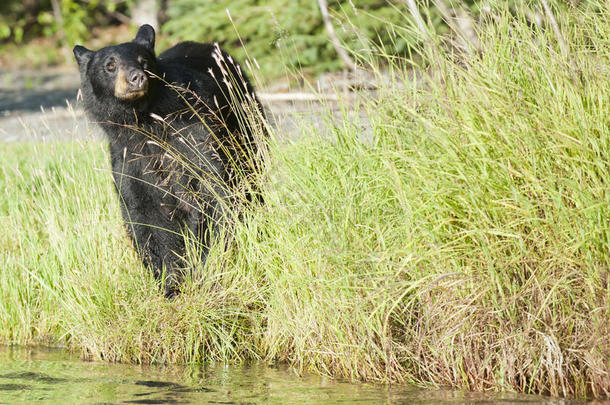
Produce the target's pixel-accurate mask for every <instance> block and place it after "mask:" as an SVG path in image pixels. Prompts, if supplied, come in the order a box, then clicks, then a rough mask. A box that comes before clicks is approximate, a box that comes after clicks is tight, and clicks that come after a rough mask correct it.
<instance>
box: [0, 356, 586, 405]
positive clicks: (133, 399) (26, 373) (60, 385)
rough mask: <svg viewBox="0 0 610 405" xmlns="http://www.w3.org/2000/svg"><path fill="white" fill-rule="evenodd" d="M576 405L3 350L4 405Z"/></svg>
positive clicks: (272, 371)
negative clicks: (25, 404)
mask: <svg viewBox="0 0 610 405" xmlns="http://www.w3.org/2000/svg"><path fill="white" fill-rule="evenodd" d="M19 403H27V404H31V403H44V404H62V405H65V404H286V405H290V404H325V405H329V404H352V403H357V404H386V405H390V404H414V405H418V404H439V405H442V404H452V405H457V404H475V405H482V404H493V403H501V404H504V405H508V404H520V405H521V404H561V405H565V404H577V402H573V401H564V400H551V399H547V398H544V397H536V396H529V395H515V394H475V393H461V392H455V391H442V390H424V389H419V388H413V387H404V386H401V387H397V386H393V387H392V388H390V389H389V388H387V387H380V386H375V385H370V384H352V383H347V382H341V381H336V380H331V379H328V378H324V377H318V376H302V377H299V376H296V375H295V374H294V373H293V372H291V371H290V369H288V368H286V367H266V366H262V365H247V366H224V365H207V366H202V365H197V366H167V367H161V366H135V365H126V364H109V363H103V362H85V361H81V360H79V358H78V357H77V356H74V355H71V354H69V353H66V352H65V351H63V350H60V349H48V348H41V347H27V348H24V347H2V346H0V404H19Z"/></svg>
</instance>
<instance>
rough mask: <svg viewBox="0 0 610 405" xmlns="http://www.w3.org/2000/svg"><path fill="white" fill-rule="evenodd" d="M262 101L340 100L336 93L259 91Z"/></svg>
mask: <svg viewBox="0 0 610 405" xmlns="http://www.w3.org/2000/svg"><path fill="white" fill-rule="evenodd" d="M257 96H258V98H259V99H261V100H262V101H269V102H272V101H322V100H338V99H339V97H338V96H337V95H336V94H314V93H258V94H257Z"/></svg>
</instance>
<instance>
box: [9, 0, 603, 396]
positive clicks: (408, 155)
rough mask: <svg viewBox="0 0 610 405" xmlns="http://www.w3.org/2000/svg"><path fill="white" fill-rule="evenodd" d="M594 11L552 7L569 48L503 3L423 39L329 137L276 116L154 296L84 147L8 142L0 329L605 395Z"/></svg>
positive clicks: (388, 376) (141, 355)
mask: <svg viewBox="0 0 610 405" xmlns="http://www.w3.org/2000/svg"><path fill="white" fill-rule="evenodd" d="M609 7H610V6H609V5H608V4H607V3H602V2H600V3H599V4H598V5H597V7H596V8H588V6H583V7H582V8H581V9H573V10H572V11H571V12H570V13H563V14H558V15H557V17H558V20H559V21H558V24H559V28H560V29H561V32H562V33H563V37H564V38H565V44H564V45H567V46H566V47H564V50H562V47H561V46H560V42H561V40H560V39H558V37H557V35H556V33H554V32H553V30H551V29H546V28H543V27H541V26H533V27H532V26H530V25H529V24H527V23H526V21H525V20H524V17H523V16H522V15H520V14H517V15H516V16H514V15H510V14H508V13H502V12H498V14H497V19H496V20H495V22H490V23H489V24H487V25H486V26H485V27H484V29H482V31H481V32H480V35H479V40H480V42H481V50H482V51H481V52H480V53H474V54H472V56H470V57H468V58H466V57H463V58H461V59H459V60H458V59H456V58H455V55H453V54H450V53H448V52H443V51H441V50H440V48H435V49H434V51H432V50H429V51H426V52H422V54H424V55H427V54H429V55H430V56H429V58H430V59H429V60H428V63H429V64H430V65H431V66H433V67H434V69H433V70H432V71H431V73H430V75H429V76H426V77H423V78H422V80H418V81H417V82H414V81H412V80H411V79H409V76H408V75H407V73H408V72H407V71H405V70H404V69H402V68H401V62H400V61H397V60H393V61H392V62H391V63H390V64H389V74H388V72H380V71H378V70H376V68H375V67H374V66H370V68H371V70H372V71H373V72H374V73H376V74H377V75H378V77H379V80H380V81H384V82H385V84H384V85H383V86H382V87H381V88H380V89H379V91H378V94H376V95H375V97H373V96H370V95H367V94H366V93H363V94H360V97H359V99H358V100H359V101H358V102H357V103H356V105H353V104H349V103H347V101H346V102H345V104H344V105H343V106H342V111H343V115H342V117H340V119H333V118H332V117H331V116H330V113H329V116H328V117H327V118H328V122H329V131H328V133H326V134H321V133H319V132H317V131H316V130H315V129H314V128H312V127H309V126H307V125H306V124H303V126H302V128H301V131H302V135H303V136H301V137H299V139H298V140H296V141H293V142H278V141H277V138H280V135H281V134H273V135H274V136H272V138H273V141H272V144H271V145H270V151H269V155H270V159H269V164H268V168H267V175H266V176H265V180H264V182H263V184H262V188H263V193H264V199H265V205H264V206H262V207H252V208H251V209H249V210H248V211H247V212H245V213H244V214H243V220H242V221H241V222H239V223H236V224H235V226H234V228H233V229H232V234H233V235H232V236H233V237H232V238H230V239H229V238H223V239H222V240H221V241H220V242H219V243H217V244H216V245H215V246H214V248H213V251H212V253H211V256H210V259H209V261H208V264H207V265H206V266H205V268H204V269H201V270H200V271H199V272H198V273H197V274H196V275H195V276H194V277H193V280H189V281H188V282H187V286H186V291H185V292H184V293H183V294H182V295H181V296H179V297H178V298H177V299H175V300H171V301H167V300H165V299H163V298H162V295H161V293H160V291H159V290H158V288H157V287H156V285H155V282H154V281H153V280H152V279H151V276H150V275H149V274H148V272H146V271H145V270H144V269H143V268H142V267H141V265H140V264H139V262H138V260H137V258H136V257H135V255H134V253H133V251H132V250H131V249H130V247H129V243H128V241H127V238H126V236H125V235H124V233H123V231H122V226H121V220H120V214H119V208H118V200H117V198H116V197H115V196H114V190H113V186H112V183H111V180H110V177H111V176H110V173H109V172H108V170H109V169H108V163H107V159H108V157H107V155H106V153H105V152H104V151H103V147H102V146H101V145H99V144H95V143H88V144H86V145H77V144H73V143H56V144H48V145H47V144H35V145H31V144H27V145H26V144H10V145H8V144H6V145H3V146H2V148H1V150H0V155H1V159H2V161H3V167H2V171H3V173H2V176H0V188H1V189H2V190H4V194H3V195H4V198H3V199H2V200H0V221H1V223H0V224H1V225H2V226H1V227H0V243H1V244H2V246H3V250H2V258H1V260H0V334H1V336H2V339H3V340H4V341H6V342H18V343H31V342H40V341H44V342H64V343H67V344H68V345H70V346H71V347H73V348H75V349H77V350H82V351H83V352H84V353H85V354H86V355H89V356H92V357H94V358H103V359H106V360H110V361H115V360H116V361H129V362H197V361H204V360H223V361H240V360H246V359H263V360H265V361H285V362H289V363H290V364H292V365H293V366H295V367H296V368H297V369H303V370H311V371H315V372H319V373H324V374H328V375H332V376H343V377H348V378H353V379H362V380H370V381H379V382H415V383H418V384H430V385H450V386H453V387H457V388H463V389H471V390H486V389H494V390H515V391H518V392H535V393H544V394H551V395H559V396H567V397H574V396H575V397H589V398H591V397H608V395H610V382H609V381H610V380H609V379H608V373H609V372H610V371H609V370H610V365H609V359H610V345H608V336H610V290H609V282H610V272H609V270H608V269H610V222H609V221H610V184H609V180H608V179H610V164H609V162H610V114H609V113H608V111H609V110H608V106H609V105H610V68H609V66H610V54H609V53H608V49H610V25H609V24H608V18H607V17H608V15H609V12H610V8H609ZM434 41H436V38H435V37H433V38H432V42H434ZM565 48H567V49H565ZM464 58H465V59H464ZM422 75H423V73H422ZM388 77H390V78H391V79H388ZM355 117H360V118H355Z"/></svg>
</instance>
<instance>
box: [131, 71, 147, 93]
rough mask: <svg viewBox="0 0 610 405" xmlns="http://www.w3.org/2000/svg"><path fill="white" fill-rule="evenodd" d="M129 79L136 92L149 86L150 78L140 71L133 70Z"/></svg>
mask: <svg viewBox="0 0 610 405" xmlns="http://www.w3.org/2000/svg"><path fill="white" fill-rule="evenodd" d="M127 77H128V80H129V84H130V85H131V86H132V87H133V89H134V90H142V89H144V88H145V87H146V85H147V84H148V77H146V74H145V73H144V72H143V71H141V70H140V69H132V70H131V71H130V72H129V74H128V76H127Z"/></svg>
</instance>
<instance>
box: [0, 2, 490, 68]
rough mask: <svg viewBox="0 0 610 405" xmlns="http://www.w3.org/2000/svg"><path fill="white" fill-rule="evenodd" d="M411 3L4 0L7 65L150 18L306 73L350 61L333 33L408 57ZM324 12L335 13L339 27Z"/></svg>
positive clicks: (59, 53)
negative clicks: (340, 51)
mask: <svg viewBox="0 0 610 405" xmlns="http://www.w3.org/2000/svg"><path fill="white" fill-rule="evenodd" d="M410 3H412V4H416V3H415V2H414V1H413V0H339V1H334V0H329V1H327V0H320V1H319V0H268V1H260V0H217V1H213V0H111V1H98V0H3V2H2V3H1V4H0V68H2V69H22V68H28V69H32V68H34V69H39V68H44V67H57V66H63V65H66V64H68V65H73V57H72V52H71V49H72V47H73V46H74V45H75V44H85V45H86V46H88V47H91V48H96V47H101V46H104V45H108V44H112V43H116V42H120V41H125V40H129V39H131V36H132V35H133V33H134V32H135V29H136V27H137V26H139V25H141V24H143V23H148V24H151V25H153V26H154V27H155V28H156V29H157V33H158V35H159V39H158V43H157V49H164V48H166V47H168V46H170V45H171V44H174V43H176V42H178V41H181V40H197V41H202V42H219V43H220V44H221V45H222V46H224V47H225V48H226V49H227V50H228V51H229V52H231V53H233V54H235V55H236V56H237V57H238V58H240V59H242V60H243V58H244V57H245V56H246V52H248V55H249V56H251V57H253V58H256V59H257V61H258V62H259V65H260V69H261V72H262V74H263V75H264V77H266V78H270V79H274V78H277V77H278V76H280V75H282V74H284V69H278V63H280V62H281V63H282V64H284V65H287V66H290V67H291V68H292V67H296V68H297V69H299V70H300V71H302V72H303V73H304V74H306V75H318V74H320V73H322V72H328V71H336V70H341V69H344V68H346V67H349V66H346V62H345V60H343V59H342V58H341V57H340V55H338V54H337V49H336V46H335V44H334V43H333V41H332V39H333V38H331V36H332V35H334V36H336V38H337V39H338V40H339V41H340V42H341V44H342V45H343V46H345V47H348V48H351V49H354V50H356V51H358V50H359V49H360V48H362V49H363V48H367V47H368V48H376V47H378V46H382V47H383V49H384V52H386V53H388V54H399V55H400V54H402V55H406V54H408V52H409V42H410V41H409V37H408V33H407V35H406V37H405V35H404V34H405V33H402V34H401V35H396V32H394V31H395V30H396V29H402V28H404V27H406V26H408V25H409V23H408V20H409V19H410V13H409V5H410ZM483 3H484V2H480V1H479V2H476V1H462V0H458V1H455V0H435V1H433V2H429V3H428V2H421V1H418V2H417V7H418V9H419V12H420V13H421V14H422V16H423V18H424V20H425V22H426V24H429V25H431V26H433V27H434V28H435V29H437V30H440V31H441V32H442V31H450V28H449V27H447V24H446V22H445V21H444V19H443V13H442V12H441V11H444V12H445V13H449V14H450V15H447V16H446V17H449V18H455V19H456V20H457V21H458V22H459V23H460V24H462V25H464V24H465V23H466V24H467V19H468V18H477V17H478V15H479V14H480V10H481V8H482V7H483V8H484V7H485V6H484V4H483ZM443 8H444V9H445V10H443ZM439 10H440V11H439ZM324 14H328V15H329V19H330V23H331V24H332V25H333V27H332V28H333V32H332V33H330V32H329V30H328V28H329V27H328V26H327V25H325V22H324V18H323V16H324ZM397 27H401V28H397ZM367 42H368V44H367ZM244 44H246V47H245V48H244ZM369 50H370V49H369Z"/></svg>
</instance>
